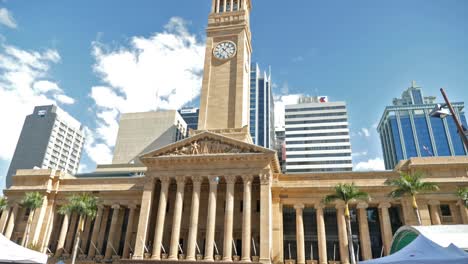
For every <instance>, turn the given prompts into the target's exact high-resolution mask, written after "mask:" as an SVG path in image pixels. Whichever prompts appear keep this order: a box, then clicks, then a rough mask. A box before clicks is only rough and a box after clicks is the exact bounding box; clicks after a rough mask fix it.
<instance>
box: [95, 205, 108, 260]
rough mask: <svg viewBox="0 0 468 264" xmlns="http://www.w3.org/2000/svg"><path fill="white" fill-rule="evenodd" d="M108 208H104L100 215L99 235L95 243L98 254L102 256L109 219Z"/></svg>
mask: <svg viewBox="0 0 468 264" xmlns="http://www.w3.org/2000/svg"><path fill="white" fill-rule="evenodd" d="M110 209H111V208H110V207H104V213H103V214H102V220H101V228H100V229H99V235H98V239H97V243H96V247H97V248H98V249H99V250H97V251H98V254H99V255H103V254H105V253H106V252H105V251H106V249H105V248H104V238H105V236H106V228H107V220H108V219H109V214H110Z"/></svg>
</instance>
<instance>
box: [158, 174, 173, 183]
mask: <svg viewBox="0 0 468 264" xmlns="http://www.w3.org/2000/svg"><path fill="white" fill-rule="evenodd" d="M159 180H160V181H161V183H167V184H169V183H171V177H170V176H167V175H164V176H159Z"/></svg>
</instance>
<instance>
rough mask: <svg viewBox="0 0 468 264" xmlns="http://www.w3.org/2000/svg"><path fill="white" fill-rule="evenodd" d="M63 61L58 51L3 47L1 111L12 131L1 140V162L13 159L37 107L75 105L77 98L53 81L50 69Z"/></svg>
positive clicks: (0, 55) (4, 123)
mask: <svg viewBox="0 0 468 264" xmlns="http://www.w3.org/2000/svg"><path fill="white" fill-rule="evenodd" d="M59 61H60V55H59V54H58V52H57V51H55V50H46V51H43V52H39V51H29V50H22V49H20V48H17V47H14V46H11V45H2V46H0V112H1V113H4V115H2V127H3V128H8V129H3V130H2V136H1V137H0V159H3V160H10V159H11V157H12V155H13V152H14V150H15V146H16V143H17V141H18V137H19V135H20V132H21V128H22V125H23V122H24V119H25V117H26V116H27V115H29V114H31V113H32V110H33V108H34V106H36V105H43V104H55V103H57V102H59V103H72V101H73V99H72V98H70V97H68V96H66V95H65V94H64V92H63V90H62V89H61V88H60V87H59V86H58V85H57V83H55V82H53V81H50V76H49V69H50V67H51V66H52V65H53V64H54V63H57V62H59Z"/></svg>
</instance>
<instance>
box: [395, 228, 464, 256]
mask: <svg viewBox="0 0 468 264" xmlns="http://www.w3.org/2000/svg"><path fill="white" fill-rule="evenodd" d="M408 234H410V235H411V234H414V235H417V236H419V235H423V236H425V237H426V238H427V239H429V240H431V241H432V242H434V243H437V244H439V246H442V247H448V246H449V245H450V244H454V245H455V246H457V247H459V248H461V249H464V250H468V225H432V226H402V227H400V228H399V229H398V230H397V232H396V233H395V236H394V238H393V241H392V248H393V247H394V246H397V245H396V244H397V243H399V242H400V241H399V240H401V239H404V236H406V235H408Z"/></svg>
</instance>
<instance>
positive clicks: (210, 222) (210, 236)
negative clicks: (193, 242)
mask: <svg viewBox="0 0 468 264" xmlns="http://www.w3.org/2000/svg"><path fill="white" fill-rule="evenodd" d="M208 179H209V181H210V193H209V194H208V216H207V220H206V242H205V260H209V261H213V247H214V239H215V227H216V195H217V191H218V177H213V176H210V177H209V178H208Z"/></svg>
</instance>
